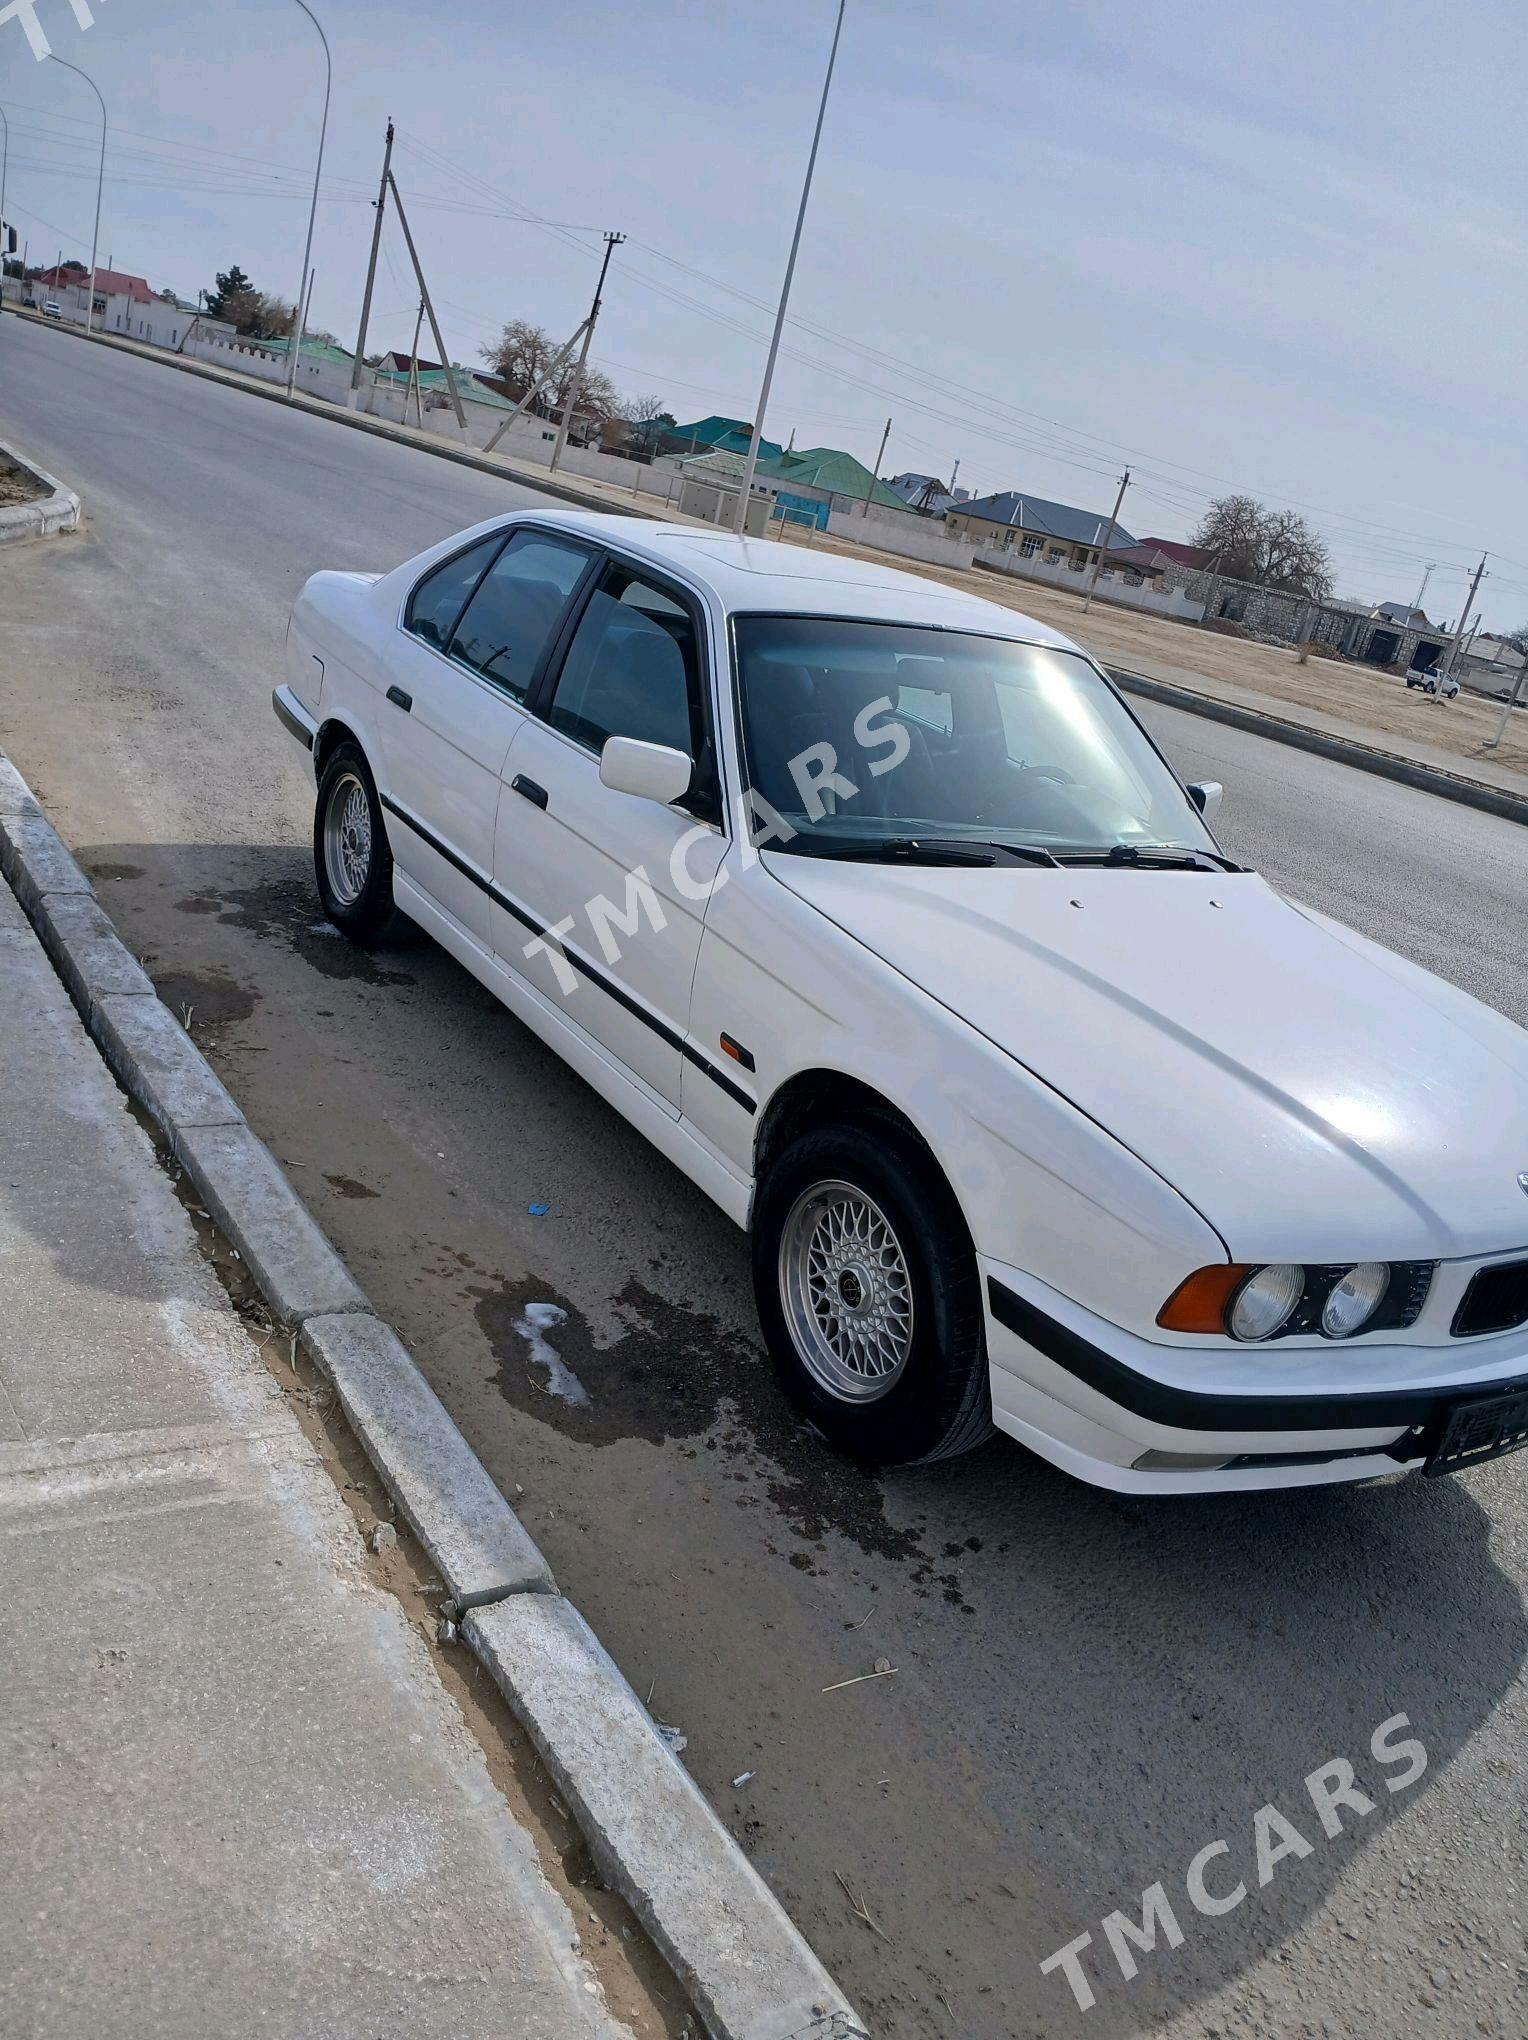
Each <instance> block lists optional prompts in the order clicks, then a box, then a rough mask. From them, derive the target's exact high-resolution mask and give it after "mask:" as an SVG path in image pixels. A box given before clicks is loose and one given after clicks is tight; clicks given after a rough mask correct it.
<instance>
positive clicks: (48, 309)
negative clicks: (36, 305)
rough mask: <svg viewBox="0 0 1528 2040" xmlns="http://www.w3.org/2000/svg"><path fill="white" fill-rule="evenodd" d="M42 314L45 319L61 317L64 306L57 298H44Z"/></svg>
mask: <svg viewBox="0 0 1528 2040" xmlns="http://www.w3.org/2000/svg"><path fill="white" fill-rule="evenodd" d="M42 315H43V317H44V318H45V319H61V318H62V317H63V316H64V308H63V306H62V305H61V304H60V303H59V301H58V299H57V298H44V300H43V307H42Z"/></svg>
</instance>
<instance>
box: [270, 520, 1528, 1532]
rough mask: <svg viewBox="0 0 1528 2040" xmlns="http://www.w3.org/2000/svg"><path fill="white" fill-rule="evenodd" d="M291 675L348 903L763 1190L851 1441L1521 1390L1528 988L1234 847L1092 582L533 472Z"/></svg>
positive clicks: (749, 1200)
mask: <svg viewBox="0 0 1528 2040" xmlns="http://www.w3.org/2000/svg"><path fill="white" fill-rule="evenodd" d="M287 675H288V677H287V680H286V684H285V685H284V686H282V687H280V688H279V689H278V690H277V693H276V697H275V707H276V711H277V713H278V715H279V716H280V718H281V720H282V722H283V723H284V724H285V726H286V728H287V729H288V730H289V731H290V732H291V734H292V735H293V736H295V737H296V738H297V739H298V741H299V742H301V743H302V744H303V745H304V746H306V747H307V750H308V752H309V754H310V756H311V760H312V765H313V769H314V773H315V776H316V782H317V788H318V799H317V812H316V819H315V824H314V859H315V865H316V870H317V878H318V886H319V890H320V893H321V895H322V898H323V903H324V906H325V909H326V911H327V912H328V914H329V916H330V918H331V919H332V920H333V921H334V922H335V923H336V925H337V926H338V927H340V928H341V929H343V930H344V931H345V932H346V933H347V934H348V935H350V936H351V937H353V938H354V939H355V940H356V941H358V942H363V943H371V942H375V941H378V940H380V939H381V938H382V937H383V936H384V934H385V931H386V928H387V925H388V923H389V920H390V918H391V916H392V914H393V912H394V909H395V908H399V909H401V910H402V911H403V913H404V914H406V915H408V916H409V917H410V918H411V919H412V920H414V921H416V922H418V923H419V925H420V926H421V927H423V928H425V929H427V930H428V931H429V932H430V933H431V934H432V935H433V936H435V938H436V939H437V940H438V941H439V942H441V943H442V944H443V945H444V946H445V948H447V949H448V950H449V951H450V952H451V954H452V955H453V956H455V957H456V958H458V959H459V961H460V962H461V963H463V964H464V965H465V966H466V967H467V969H469V970H470V971H472V972H473V973H474V974H475V975H476V976H477V977H478V978H479V979H481V981H482V982H483V983H484V984H485V985H487V986H488V987H489V988H490V989H491V990H492V991H494V992H495V993H496V994H497V995H498V997H499V998H501V999H502V1000H503V1001H504V1003H505V1004H506V1005H507V1006H508V1007H509V1008H510V1009H511V1010H512V1011H513V1012H514V1013H515V1014H517V1015H518V1016H519V1018H520V1019H521V1020H523V1021H524V1022H525V1024H526V1025H527V1026H528V1027H530V1028H532V1029H533V1030H534V1031H535V1032H536V1033H537V1034H538V1035H540V1036H541V1037H542V1038H543V1039H544V1040H546V1041H548V1042H549V1043H551V1044H552V1046H553V1047H555V1048H556V1049H557V1050H558V1051H559V1053H560V1054H561V1055H563V1056H564V1057H565V1058H566V1060H567V1061H568V1062H569V1063H570V1064H571V1065H572V1066H573V1068H574V1069H575V1070H577V1071H578V1072H579V1073H580V1074H581V1075H582V1076H584V1077H585V1078H586V1079H587V1080H588V1081H589V1082H590V1083H591V1084H593V1085H594V1086H595V1088H596V1089H597V1090H598V1091H599V1092H600V1093H601V1094H602V1096H603V1097H605V1098H606V1099H608V1100H609V1102H610V1103H611V1104H612V1105H614V1106H615V1107H616V1108H617V1110H619V1111H620V1112H622V1113H624V1114H625V1115H626V1117H627V1118H628V1119H630V1120H631V1121H632V1122H633V1124H634V1125H636V1126H637V1127H639V1128H640V1129H641V1131H642V1132H643V1133H645V1134H646V1135H647V1137H648V1138H649V1139H650V1140H652V1141H653V1142H654V1143H655V1144H656V1145H657V1146H658V1147H659V1148H660V1149H661V1150H662V1151H663V1153H664V1154H666V1155H667V1156H669V1157H670V1159H671V1160H672V1161H674V1162H675V1163H676V1164H677V1165H678V1166H679V1167H680V1168H681V1169H682V1170H684V1172H685V1173H686V1174H687V1175H689V1176H690V1177H691V1178H693V1180H694V1181H695V1182H696V1183H698V1184H699V1185H700V1186H701V1188H702V1189H704V1190H705V1191H706V1192H707V1194H708V1195H709V1196H711V1197H712V1198H714V1199H715V1201H716V1202H717V1203H718V1204H719V1205H720V1206H721V1207H722V1209H723V1210H724V1211H726V1212H727V1213H729V1214H730V1215H731V1217H732V1218H734V1219H735V1220H736V1221H737V1222H738V1224H740V1225H744V1226H747V1227H749V1228H750V1229H751V1233H752V1242H753V1274H754V1287H755V1293H756V1299H757V1304H758V1310H759V1316H760V1319H761V1321H762V1324H763V1328H764V1334H765V1338H766V1341H767V1343H768V1346H769V1349H770V1352H771V1354H772V1355H773V1357H774V1360H775V1363H776V1365H777V1367H778V1370H779V1373H780V1376H781V1379H782V1382H783V1384H784V1386H785V1389H786V1391H787V1392H788V1394H789V1395H790V1396H791V1397H792V1399H793V1400H794V1402H795V1403H796V1405H797V1407H798V1408H799V1409H800V1410H801V1411H803V1412H804V1413H805V1414H806V1415H807V1416H808V1417H809V1418H810V1419H811V1420H812V1421H813V1422H814V1423H815V1424H816V1425H817V1426H818V1427H819V1428H820V1429H821V1430H822V1431H824V1432H825V1433H827V1435H828V1436H829V1437H831V1438H833V1439H835V1440H836V1441H838V1443H839V1444H840V1445H842V1446H843V1447H844V1448H846V1449H847V1450H849V1451H850V1452H853V1453H855V1454H857V1455H859V1456H861V1457H864V1458H867V1459H870V1460H873V1461H881V1462H898V1461H901V1462H906V1461H915V1460H923V1459H931V1458H938V1457H940V1456H941V1455H945V1454H949V1453H953V1452H957V1451H960V1450H962V1449H963V1448H965V1447H967V1446H970V1445H973V1444H975V1443H977V1442H978V1441H979V1440H980V1439H982V1438H983V1437H984V1436H986V1435H987V1433H988V1431H989V1429H990V1427H991V1426H992V1425H993V1424H996V1426H997V1427H998V1428H999V1429H1001V1430H1003V1431H1006V1432H1008V1433H1010V1434H1011V1435H1012V1436H1013V1437H1015V1438H1017V1439H1020V1440H1022V1441H1023V1442H1024V1443H1025V1444H1026V1445H1028V1446H1031V1447H1032V1448H1033V1449H1034V1450H1035V1451H1036V1452H1039V1453H1041V1454H1043V1455H1044V1456H1045V1457H1046V1458H1047V1459H1050V1460H1052V1461H1054V1462H1055V1463H1056V1464H1057V1465H1059V1466H1062V1467H1064V1468H1066V1469H1067V1470H1068V1471H1069V1472H1071V1473H1074V1474H1077V1475H1080V1476H1081V1477H1082V1478H1084V1479H1086V1480H1090V1481H1094V1482H1097V1483H1099V1484H1101V1485H1103V1486H1106V1487H1110V1488H1115V1489H1122V1490H1130V1491H1135V1492H1143V1493H1145V1492H1151V1493H1167V1492H1184V1491H1189V1490H1206V1489H1215V1488H1222V1489H1224V1488H1261V1487H1273V1486H1280V1485H1293V1484H1296V1483H1312V1482H1321V1481H1336V1480H1345V1479H1362V1478H1366V1477H1372V1476H1374V1475H1377V1474H1381V1473H1385V1472H1391V1473H1393V1472H1395V1471H1397V1470H1398V1469H1401V1468H1409V1467H1426V1468H1427V1470H1428V1471H1431V1472H1443V1471H1450V1470H1453V1469H1455V1468H1458V1467H1461V1466H1464V1465H1467V1464H1469V1463H1471V1462H1472V1461H1474V1460H1477V1459H1484V1458H1487V1457H1490V1456H1493V1455H1495V1454H1497V1453H1499V1452H1503V1451H1507V1450H1510V1449H1511V1448H1512V1447H1513V1446H1515V1445H1521V1444H1523V1443H1525V1442H1528V1194H1525V1192H1528V1036H1525V1035H1524V1034H1523V1033H1521V1032H1520V1031H1519V1030H1518V1029H1517V1028H1516V1027H1514V1026H1512V1025H1511V1024H1510V1023H1509V1022H1508V1021H1506V1020H1504V1019H1503V1018H1501V1017H1500V1016H1499V1015H1497V1014H1496V1013H1494V1012H1491V1011H1489V1010H1488V1009H1487V1008H1485V1007H1484V1006H1481V1005H1478V1004H1477V1003H1476V1002H1475V1001H1474V1000H1472V999H1469V998H1467V997H1466V996H1465V995H1464V994H1463V993H1461V992H1458V991H1455V990H1454V989H1453V988H1452V987H1451V986H1449V985H1446V984H1443V983H1441V982H1440V981H1439V980H1437V979H1436V978H1433V977H1430V976H1429V975H1428V974H1427V973H1426V972H1424V971H1422V970H1419V969H1417V968H1415V967H1414V966H1412V965H1411V964H1408V963H1405V962H1403V961H1402V960H1401V959H1400V958H1398V957H1395V956H1392V955H1390V954H1389V953H1388V952H1386V951H1385V950H1383V949H1381V948H1379V947H1377V946H1376V945H1375V944H1374V943H1372V942H1368V941H1366V940H1364V938H1363V937H1361V936H1359V935H1357V934H1354V933H1353V932H1352V931H1351V930H1350V929H1347V928H1345V927H1342V926H1340V925H1339V924H1338V923H1336V922H1333V921H1330V920H1327V919H1325V918H1324V917H1323V916H1321V915H1319V914H1316V913H1314V912H1312V911H1310V910H1309V909H1307V908H1304V907H1300V906H1297V905H1295V904H1293V903H1292V902H1290V901H1288V900H1286V899H1284V898H1282V897H1281V896H1280V895H1279V894H1278V893H1276V892H1275V891H1274V890H1273V889H1272V888H1271V887H1270V886H1269V885H1267V884H1266V883H1265V882H1264V881H1263V879H1261V878H1260V877H1258V876H1257V874H1256V873H1255V872H1252V871H1247V870H1243V869H1241V868H1239V867H1238V865H1236V864H1235V863H1234V862H1233V861H1232V860H1231V859H1230V858H1229V857H1227V856H1226V855H1224V853H1223V852H1222V851H1221V849H1220V848H1219V846H1218V845H1217V843H1216V841H1215V838H1214V837H1213V835H1212V834H1211V833H1210V830H1209V828H1208V826H1207V818H1208V815H1209V814H1210V813H1211V812H1212V811H1213V809H1214V806H1215V804H1216V802H1217V800H1218V798H1219V793H1220V789H1219V788H1218V787H1216V786H1201V787H1188V788H1185V787H1184V786H1183V785H1181V784H1180V782H1179V781H1178V779H1177V778H1176V777H1175V776H1174V774H1173V772H1172V770H1171V768H1170V767H1169V766H1168V764H1167V763H1166V761H1165V760H1164V759H1163V757H1162V756H1161V754H1160V752H1159V751H1158V750H1157V749H1156V747H1155V745H1154V744H1153V743H1152V741H1151V739H1150V737H1149V736H1148V735H1147V734H1146V732H1145V731H1144V730H1143V729H1142V728H1141V726H1140V724H1139V723H1138V722H1137V721H1136V720H1135V718H1134V716H1133V715H1132V714H1131V712H1130V710H1129V708H1128V707H1127V706H1126V704H1125V703H1124V701H1123V700H1122V699H1121V698H1120V696H1119V695H1118V694H1117V693H1116V692H1115V690H1114V688H1113V686H1112V685H1111V684H1110V682H1109V681H1108V680H1107V679H1106V678H1105V676H1104V675H1103V673H1102V672H1101V671H1100V669H1099V668H1098V667H1097V666H1096V665H1095V664H1094V662H1093V661H1092V660H1091V659H1090V658H1089V657H1088V656H1087V655H1086V654H1085V653H1084V652H1082V651H1080V650H1079V649H1078V648H1077V647H1076V646H1075V645H1072V644H1070V643H1068V642H1067V640H1066V639H1064V638H1062V637H1060V636H1058V635H1057V634H1056V633H1055V632H1053V631H1050V630H1047V629H1045V628H1044V627H1043V626H1042V625H1040V624H1036V623H1032V622H1030V621H1029V620H1028V619H1027V618H1025V617H1022V616H1019V615H1016V614H1015V613H1014V612H1013V611H1011V610H1008V609H1003V608H999V607H997V606H996V605H994V604H991V603H988V602H985V601H982V600H979V599H977V598H976V597H974V596H971V595H968V594H964V593H961V592H959V591H958V590H956V589H953V588H948V587H944V586H942V585H939V584H936V583H934V582H931V581H927V580H922V579H917V578H914V577H912V576H909V575H904V574H900V573H895V572H892V571H890V570H887V569H882V568H879V567H874V566H869V565H864V564H860V563H858V562H856V561H853V560H850V559H846V558H842V557H837V556H834V555H832V554H818V553H811V552H807V551H804V550H801V551H798V550H796V549H795V548H785V547H782V546H780V545H779V544H777V543H775V542H774V541H771V540H768V539H757V540H755V539H738V538H735V537H732V536H730V535H726V534H723V533H721V532H708V531H705V530H701V529H692V528H688V527H684V528H681V527H677V526H664V525H655V524H649V523H641V522H638V521H636V520H629V519H625V518H618V517H602V516H591V515H583V514H580V513H574V512H556V511H546V512H539V511H538V512H535V513H530V514H523V515H517V516H511V517H502V518H498V519H495V520H493V521H492V522H490V523H487V524H482V525H479V526H477V527H475V528H474V529H473V530H470V531H466V532H463V533H461V534H459V535H458V536H456V537H454V538H449V539H446V540H444V541H443V542H442V543H441V544H439V545H437V546H434V547H432V548H431V549H430V550H429V551H428V552H425V553H422V554H421V555H420V556H419V557H418V558H417V559H413V560H410V561H408V562H407V563H406V564H405V565H403V566H401V567H398V568H396V569H395V570H394V571H393V572H392V573H389V574H385V575H382V576H381V577H378V576H376V575H369V574H354V573H323V574H316V575H315V576H314V577H313V578H312V579H311V580H310V581H309V582H308V584H307V586H306V587H305V588H304V589H303V591H302V594H301V595H300V597H299V598H298V601H297V604H296V607H295V609H294V611H293V615H292V622H291V628H290V632H289V636H288V648H287ZM1419 1042H1425V1043H1426V1044H1427V1052H1426V1054H1425V1055H1420V1056H1419V1054H1418V1049H1417V1045H1418V1043H1419Z"/></svg>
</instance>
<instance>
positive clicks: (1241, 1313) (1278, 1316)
mask: <svg viewBox="0 0 1528 2040" xmlns="http://www.w3.org/2000/svg"><path fill="white" fill-rule="evenodd" d="M1436 1267H1437V1263H1436V1262H1434V1261H1359V1262H1352V1261H1336V1262H1327V1263H1322V1264H1317V1265H1313V1266H1306V1267H1301V1266H1300V1265H1299V1264H1298V1263H1297V1262H1285V1261H1269V1262H1263V1263H1248V1262H1245V1261H1240V1262H1225V1261H1222V1262H1219V1263H1217V1265H1216V1266H1214V1267H1211V1268H1196V1269H1195V1270H1194V1272H1193V1274H1192V1275H1190V1276H1188V1277H1186V1278H1185V1280H1184V1281H1182V1282H1180V1283H1179V1284H1178V1286H1177V1288H1176V1289H1175V1290H1174V1291H1173V1293H1172V1295H1171V1296H1170V1297H1168V1299H1167V1301H1166V1303H1164V1304H1163V1306H1162V1308H1161V1309H1160V1310H1159V1311H1158V1312H1157V1323H1158V1324H1159V1325H1161V1326H1162V1328H1163V1330H1164V1331H1169V1332H1201V1333H1205V1334H1208V1335H1209V1336H1210V1337H1217V1336H1218V1337H1220V1338H1226V1337H1227V1336H1229V1337H1231V1338H1233V1339H1237V1340H1240V1342H1241V1343H1242V1344H1243V1345H1258V1344H1260V1343H1261V1342H1262V1341H1263V1340H1264V1339H1273V1338H1278V1337H1280V1336H1281V1335H1290V1336H1293V1335H1302V1336H1304V1337H1307V1338H1308V1337H1310V1335H1311V1334H1312V1333H1319V1334H1320V1335H1321V1337H1322V1338H1324V1339H1351V1338H1353V1337H1354V1336H1355V1334H1357V1333H1359V1332H1373V1331H1379V1330H1382V1329H1383V1330H1385V1331H1403V1330H1404V1329H1405V1328H1406V1326H1408V1325H1413V1324H1415V1323H1416V1321H1417V1319H1418V1317H1420V1315H1421V1312H1422V1306H1423V1304H1424V1303H1425V1302H1426V1301H1427V1292H1428V1290H1429V1288H1430V1287H1431V1285H1432V1278H1433V1273H1434V1271H1435V1269H1436Z"/></svg>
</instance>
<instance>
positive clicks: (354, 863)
mask: <svg viewBox="0 0 1528 2040" xmlns="http://www.w3.org/2000/svg"><path fill="white" fill-rule="evenodd" d="M313 869H314V875H315V877H316V878H317V880H318V896H319V898H320V900H321V901H322V902H323V908H324V912H325V913H326V914H327V915H328V917H329V919H330V920H331V921H332V922H333V923H334V925H335V927H336V928H338V929H339V930H340V932H341V933H342V934H345V935H348V936H349V937H350V939H351V941H352V942H355V943H358V944H360V946H361V947H363V948H370V947H371V946H372V945H373V944H374V943H377V942H380V941H381V940H382V938H383V937H384V936H385V935H386V933H387V931H388V928H389V927H390V926H391V924H392V919H393V857H392V851H391V850H390V849H389V847H388V841H387V830H386V828H385V827H384V826H383V822H382V803H381V802H380V801H379V800H378V799H377V789H376V787H375V786H374V785H373V783H372V777H371V769H370V767H369V766H368V765H367V763H366V759H365V756H364V754H363V753H362V751H361V749H360V747H359V746H358V745H356V744H351V743H344V744H340V745H338V746H336V748H335V750H334V752H333V753H332V754H331V756H330V758H329V760H328V762H327V764H326V765H325V766H324V769H323V772H322V774H321V776H320V778H319V782H318V804H317V806H316V807H315V809H314V814H313Z"/></svg>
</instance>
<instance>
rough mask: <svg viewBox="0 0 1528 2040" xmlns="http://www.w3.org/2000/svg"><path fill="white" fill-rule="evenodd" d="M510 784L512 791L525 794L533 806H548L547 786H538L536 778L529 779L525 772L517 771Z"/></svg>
mask: <svg viewBox="0 0 1528 2040" xmlns="http://www.w3.org/2000/svg"><path fill="white" fill-rule="evenodd" d="M509 786H510V791H511V792H512V793H519V794H523V795H524V796H525V798H526V799H527V800H528V801H529V802H530V804H531V806H532V807H539V808H544V807H545V806H546V788H545V787H544V786H538V785H537V784H536V782H535V780H534V779H527V778H526V776H525V774H524V773H523V772H517V773H516V774H515V776H514V778H513V779H512V780H511V781H510V782H509Z"/></svg>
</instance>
